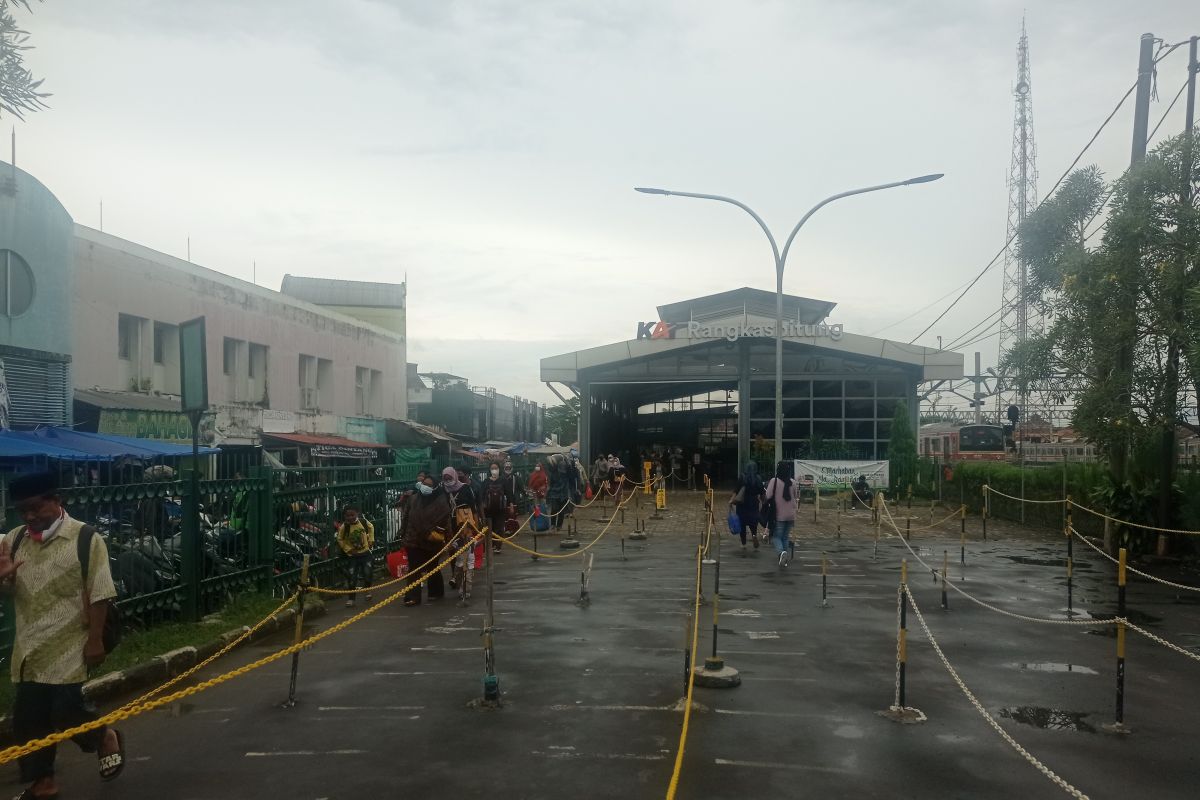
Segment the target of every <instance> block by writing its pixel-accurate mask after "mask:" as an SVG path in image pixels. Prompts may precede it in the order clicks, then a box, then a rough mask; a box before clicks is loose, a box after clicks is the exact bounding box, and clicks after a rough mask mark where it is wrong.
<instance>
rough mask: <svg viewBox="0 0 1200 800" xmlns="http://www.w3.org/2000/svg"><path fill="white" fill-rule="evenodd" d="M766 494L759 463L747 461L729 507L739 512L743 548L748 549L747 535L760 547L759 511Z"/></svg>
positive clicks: (755, 547)
mask: <svg viewBox="0 0 1200 800" xmlns="http://www.w3.org/2000/svg"><path fill="white" fill-rule="evenodd" d="M765 495H766V490H765V489H764V487H763V482H762V478H760V477H759V476H758V464H756V463H754V462H753V461H750V462H747V464H746V469H745V470H744V471H743V472H742V475H741V477H740V478H738V483H737V487H736V488H735V489H734V491H733V495H732V496H731V497H730V498H729V507H730V508H732V509H733V510H734V511H735V512H736V513H737V518H738V524H739V525H740V526H741V530H740V531H738V535H739V536H741V539H742V549H743V550H745V549H746V536H747V535H749V536H750V540H751V541H752V542H754V549H755V550H757V549H758V511H759V508H760V506H761V505H762V499H763V497H764V496H765Z"/></svg>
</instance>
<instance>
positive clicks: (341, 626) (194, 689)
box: [0, 536, 480, 764]
mask: <svg viewBox="0 0 1200 800" xmlns="http://www.w3.org/2000/svg"><path fill="white" fill-rule="evenodd" d="M479 538H480V537H478V536H475V537H472V538H471V539H470V540H469V541H468V542H467V543H466V544H464V545H463V546H462V547H460V548H459V549H458V550H456V551H455V552H454V553H453V554H451V555H450V557H449V558H447V559H446V560H445V561H443V562H441V563H440V564H438V566H437V567H435V568H434V569H433V570H430V571H429V572H428V573H426V574H425V575H423V576H422V577H421V578H419V579H418V580H417V581H416V582H414V583H411V584H409V585H408V586H405V587H404V588H402V589H401V590H400V591H398V592H395V593H394V594H392V595H389V596H388V597H385V598H384V599H382V600H380V601H379V602H378V603H376V604H375V605H373V606H371V607H370V608H366V609H364V610H363V611H360V612H359V613H358V614H355V615H354V616H352V617H350V618H348V619H345V620H343V621H341V622H339V623H338V624H336V625H333V626H331V627H329V628H326V629H325V630H323V631H321V632H319V633H314V634H313V635H312V636H310V637H308V638H307V639H305V640H303V641H300V642H296V643H295V644H292V645H290V646H288V647H285V648H283V649H282V650H278V651H276V652H274V653H271V654H270V655H267V656H263V657H262V658H260V659H258V660H257V661H254V662H251V663H249V664H245V665H243V666H240V667H238V668H236V669H233V670H230V671H229V672H226V673H225V674H224V675H218V676H217V677H215V678H209V679H208V680H206V681H201V682H200V683H197V684H195V685H194V686H189V687H187V688H186V689H180V690H179V691H177V692H173V693H172V694H169V695H166V696H164V697H160V698H158V699H157V700H150V701H148V702H145V703H139V704H138V705H136V706H135V705H128V706H124V707H122V708H119V709H117V710H116V711H112V712H110V713H108V714H105V715H104V716H103V717H100V718H99V719H95V720H92V721H90V722H85V723H83V724H82V725H76V726H75V727H73V728H68V729H66V730H64V731H58V732H56V733H52V734H50V735H49V736H43V737H42V738H40V739H31V740H30V741H28V742H25V743H24V744H20V745H13V746H11V747H6V748H4V749H3V750H0V764H7V763H9V762H10V761H12V760H14V759H16V758H20V757H21V756H25V755H29V754H30V753H35V752H37V751H38V750H41V749H42V748H43V747H49V746H50V745H52V744H58V743H60V742H65V741H66V740H67V739H70V738H72V737H74V736H78V735H80V734H82V733H88V732H89V731H94V730H98V729H99V728H102V727H104V726H106V725H112V724H113V723H116V722H122V721H124V720H127V719H131V718H133V717H136V716H140V715H141V714H144V713H146V712H148V711H153V710H155V709H157V708H162V707H163V706H168V705H170V704H172V703H176V702H179V701H180V700H183V699H185V698H188V697H191V696H192V695H194V694H198V693H200V692H203V691H205V690H206V689H211V688H213V687H214V686H220V685H221V684H222V683H226V682H228V681H230V680H233V679H234V678H239V677H241V676H242V675H245V674H247V673H249V672H253V671H254V670H256V669H260V668H261V667H265V666H266V665H268V664H272V663H274V662H276V661H278V660H279V659H281V658H284V657H285V656H290V655H292V654H293V653H297V652H299V651H301V650H303V649H305V648H307V647H311V646H313V645H314V644H316V643H317V642H319V641H321V640H322V639H326V638H328V637H330V636H332V635H334V634H335V633H340V632H341V631H343V630H345V629H346V628H348V627H350V626H351V625H353V624H354V623H356V622H359V621H360V620H363V619H365V618H366V617H368V616H370V615H371V614H374V613H375V612H376V611H378V610H379V609H381V608H383V607H384V606H386V605H388V604H390V603H394V602H395V601H396V600H398V599H400V598H401V597H403V596H404V595H406V594H408V593H409V592H410V591H412V590H413V589H415V588H417V587H419V586H421V585H422V584H424V583H425V581H427V580H429V577H430V576H431V575H433V574H434V573H435V572H439V571H441V570H442V569H443V568H444V567H445V566H446V565H447V564H449V563H450V562H452V561H453V560H454V559H455V558H458V556H459V555H461V554H462V553H464V552H466V551H467V550H468V549H469V548H471V547H473V546H474V545H475V542H477V541H478V540H479Z"/></svg>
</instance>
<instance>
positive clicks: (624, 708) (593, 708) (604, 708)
mask: <svg viewBox="0 0 1200 800" xmlns="http://www.w3.org/2000/svg"><path fill="white" fill-rule="evenodd" d="M550 710H551V711H674V710H675V706H674V705H669V706H585V705H566V704H561V705H554V706H550Z"/></svg>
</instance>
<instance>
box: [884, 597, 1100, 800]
mask: <svg viewBox="0 0 1200 800" xmlns="http://www.w3.org/2000/svg"><path fill="white" fill-rule="evenodd" d="M904 593H905V594H906V595H908V602H910V603H911V604H912V609H913V613H915V614H916V615H917V622H919V623H921V629H922V630H924V631H925V636H926V638H928V639H929V644H930V645H931V646H932V647H933V651H934V652H935V653H937V656H938V658H939V659H941V662H942V666H944V667H945V668H946V671H947V672H949V673H950V677H951V678H953V679H954V682H955V683H957V684H958V688H959V689H961V690H962V693H963V694H964V695H966V698H967V699H968V700H970V701H971V705H973V706H974V707H975V710H976V711H978V712H979V714H980V716H982V717H983V718H984V720H986V721H987V723H988V724H989V725H991V726H992V729H993V730H995V731H996V733H998V734H1000V737H1001V738H1002V739H1004V741H1006V742H1008V744H1009V745H1010V746H1011V747H1012V748H1013V749H1014V750H1016V751H1017V753H1018V754H1019V755H1020V756H1021V757H1022V758H1024V759H1025V760H1026V761H1028V762H1029V763H1030V764H1032V765H1033V766H1034V767H1035V768H1036V769H1037V770H1038V771H1039V772H1041V773H1042V774H1043V775H1045V776H1046V777H1047V778H1049V779H1050V780H1051V781H1053V783H1054V784H1055V785H1056V786H1058V787H1059V788H1060V789H1062V790H1063V791H1065V792H1066V793H1067V794H1069V795H1071V796H1072V797H1075V798H1078V800H1088V796H1087V795H1086V794H1084V793H1083V792H1081V791H1079V790H1078V789H1076V788H1075V787H1074V786H1072V785H1071V784H1070V783H1068V782H1067V781H1066V779H1064V778H1063V777H1061V776H1060V775H1059V774H1058V773H1057V772H1055V771H1054V770H1052V769H1050V768H1049V767H1047V766H1046V765H1045V764H1043V763H1042V762H1041V761H1039V760H1038V759H1037V758H1036V757H1035V756H1034V755H1033V754H1032V753H1030V752H1029V751H1028V750H1026V749H1025V748H1024V747H1022V746H1021V745H1020V743H1019V742H1018V741H1017V740H1016V739H1014V738H1013V737H1012V735H1011V734H1009V732H1008V731H1006V730H1004V728H1003V727H1002V726H1001V725H1000V723H999V722H997V721H996V718H995V717H993V716H992V715H991V714H989V713H988V712H987V709H985V708H984V707H983V704H982V703H980V702H979V699H978V698H977V697H975V694H974V693H973V692H972V691H971V690H970V689H969V688H967V684H966V683H964V682H963V679H962V677H961V676H960V675H959V674H958V671H957V670H955V669H954V666H953V665H952V664H951V663H950V660H949V659H948V658H946V654H945V653H943V652H942V648H941V646H940V645H939V644H938V643H937V639H935V638H933V632H932V631H931V630H929V624H928V623H927V622H926V621H925V615H924V614H922V613H921V608H920V607H919V606H918V605H917V600H916V598H914V597H913V595H912V590H911V589H909V588H908V586H905V587H904Z"/></svg>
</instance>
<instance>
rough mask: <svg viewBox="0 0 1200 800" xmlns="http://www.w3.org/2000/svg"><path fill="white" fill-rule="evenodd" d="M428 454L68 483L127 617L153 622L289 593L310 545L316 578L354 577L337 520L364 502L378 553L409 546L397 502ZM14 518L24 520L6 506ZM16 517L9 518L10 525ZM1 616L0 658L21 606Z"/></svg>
mask: <svg viewBox="0 0 1200 800" xmlns="http://www.w3.org/2000/svg"><path fill="white" fill-rule="evenodd" d="M428 468H429V465H423V464H403V465H394V466H393V465H389V466H387V467H385V468H382V469H379V468H375V467H345V468H334V469H324V468H289V469H283V470H271V469H268V468H264V467H255V468H251V469H250V470H249V477H246V478H240V479H223V480H222V479H218V480H205V479H200V478H199V477H198V476H193V475H191V474H185V475H184V476H183V477H182V479H179V480H170V481H159V482H154V483H136V484H121V485H115V486H96V487H73V488H69V489H63V490H61V491H60V495H61V497H62V500H63V504H64V506H65V507H66V509H67V513H69V514H70V515H71V516H72V517H74V518H75V519H78V520H81V521H83V522H86V523H89V524H91V525H93V526H95V528H96V530H97V531H98V532H99V534H100V535H101V536H102V537H103V538H104V540H105V543H106V544H107V545H108V552H109V563H110V567H111V570H112V574H113V580H114V582H115V583H116V585H117V593H118V605H119V606H120V608H121V616H122V621H123V624H125V625H126V626H127V627H130V628H147V627H151V626H153V625H156V624H158V623H161V622H168V621H178V620H194V619H198V618H199V617H201V616H203V615H205V614H210V613H213V612H215V611H217V610H218V609H219V608H221V606H223V605H224V604H225V603H227V602H228V601H229V600H230V599H232V598H233V597H234V596H236V595H238V594H240V593H242V592H247V591H257V592H263V593H274V594H275V595H277V596H280V597H284V596H287V594H289V593H290V592H291V591H292V590H293V589H294V588H295V586H296V585H297V584H298V583H299V580H300V567H301V563H302V561H303V558H304V557H305V556H308V558H309V561H310V565H309V571H310V574H311V576H312V580H313V581H315V582H317V583H319V584H323V585H334V584H339V583H341V582H342V581H343V580H344V574H345V573H344V570H343V568H342V567H343V560H342V559H340V558H339V557H338V554H339V552H340V551H339V550H338V548H337V545H336V543H335V541H334V531H335V527H334V524H335V521H340V519H341V515H342V513H343V511H344V509H345V508H346V507H347V506H348V505H354V506H356V507H357V508H358V509H359V511H360V513H361V514H362V516H363V517H365V518H366V519H368V520H370V521H371V523H372V525H373V526H374V528H375V557H376V561H377V564H382V563H383V561H384V559H385V557H386V555H387V553H388V552H389V551H391V550H394V549H397V548H399V547H400V524H401V518H400V512H399V511H398V510H397V509H396V508H395V507H394V506H395V504H396V501H397V500H398V499H399V497H400V496H401V494H402V492H403V491H405V490H406V489H408V488H410V487H411V486H412V484H413V482H414V481H415V479H416V475H417V472H418V471H420V470H422V469H428ZM4 511H5V517H6V519H7V520H8V522H9V527H13V526H16V525H18V524H19V519H18V518H17V517H16V514H15V511H14V509H12V508H5V509H4ZM6 529H7V528H6ZM2 612H3V617H2V619H0V661H3V662H7V660H8V658H9V657H10V656H11V652H12V639H13V634H14V630H13V610H12V606H11V601H9V600H7V599H6V600H5V602H4V604H3V607H2Z"/></svg>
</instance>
